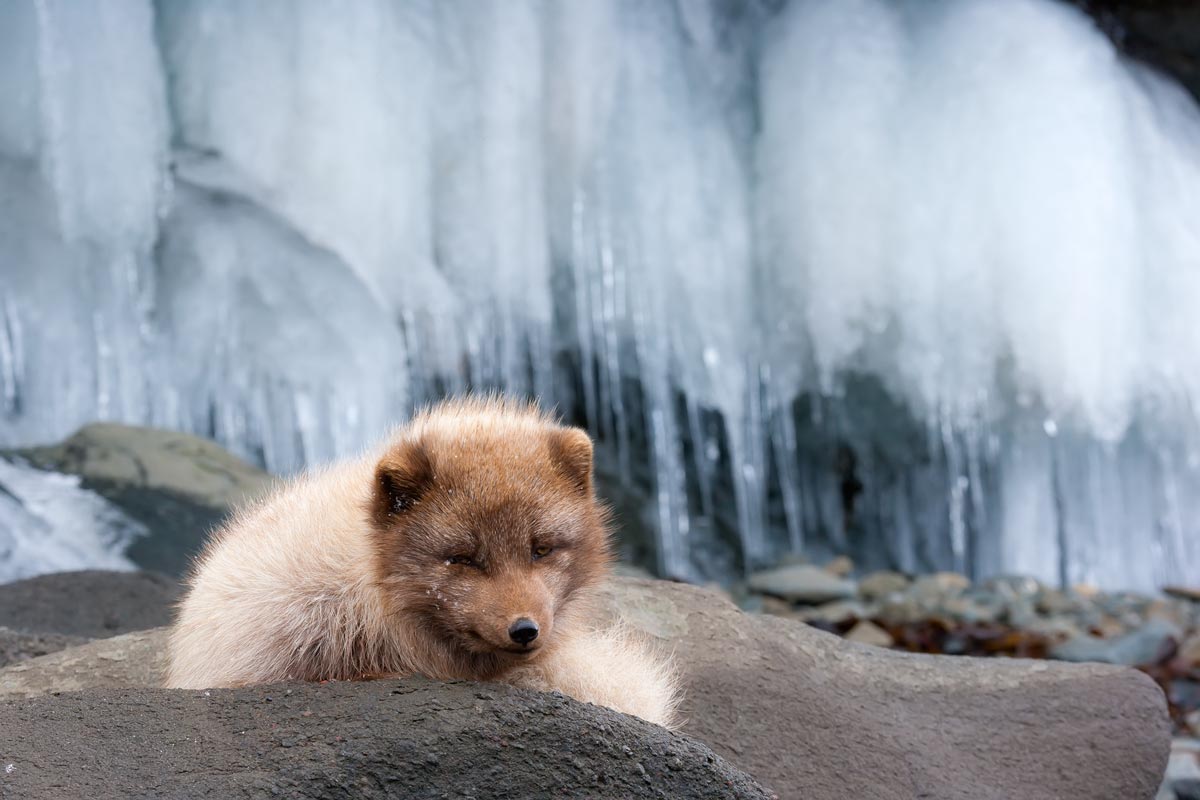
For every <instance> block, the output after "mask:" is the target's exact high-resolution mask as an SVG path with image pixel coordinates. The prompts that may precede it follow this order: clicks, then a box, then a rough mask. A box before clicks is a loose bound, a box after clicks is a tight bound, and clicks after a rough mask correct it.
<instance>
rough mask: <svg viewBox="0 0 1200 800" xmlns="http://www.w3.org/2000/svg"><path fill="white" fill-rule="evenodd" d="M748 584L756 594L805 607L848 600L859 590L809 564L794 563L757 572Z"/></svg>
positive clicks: (851, 583) (852, 583)
mask: <svg viewBox="0 0 1200 800" xmlns="http://www.w3.org/2000/svg"><path fill="white" fill-rule="evenodd" d="M749 583H750V588H751V589H754V590H755V591H758V592H762V593H764V594H770V595H774V596H776V597H782V598H783V599H785V600H791V601H792V602H794V603H805V604H807V605H820V604H821V603H828V602H830V601H833V600H848V599H850V598H852V597H854V596H855V595H856V594H858V587H856V586H855V585H854V582H853V581H848V580H845V579H843V578H839V577H837V576H835V575H830V574H829V573H828V572H826V571H825V570H823V569H821V568H820V567H814V566H812V565H811V564H793V565H791V566H784V567H776V568H775V569H769V570H765V571H763V572H756V573H754V574H753V575H751V576H750V581H749Z"/></svg>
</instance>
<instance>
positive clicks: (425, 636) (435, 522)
mask: <svg viewBox="0 0 1200 800" xmlns="http://www.w3.org/2000/svg"><path fill="white" fill-rule="evenodd" d="M610 561H611V555H610V547H609V532H608V519H607V514H606V511H605V509H604V508H603V507H602V506H601V505H600V504H599V503H598V502H597V501H596V499H595V497H594V494H593V488H592V443H591V440H590V439H589V438H588V436H587V434H586V433H584V432H583V431H581V430H579V429H577V428H570V427H564V426H561V425H559V424H556V423H555V422H554V421H553V420H552V419H551V418H549V417H548V416H546V415H545V414H543V413H541V412H539V411H538V410H537V409H536V408H535V407H532V406H527V405H523V404H518V403H514V402H511V401H506V400H501V399H497V398H485V399H477V398H467V399H460V400H453V401H448V402H444V403H442V404H440V405H438V406H435V407H433V408H431V409H429V410H427V411H424V412H423V413H420V414H418V415H417V416H416V417H414V418H413V420H412V421H411V422H410V423H409V424H407V425H406V426H404V427H402V428H400V429H399V430H398V431H397V432H396V433H395V434H394V435H393V436H391V437H390V439H389V440H388V441H387V442H386V443H385V444H384V445H383V446H382V447H380V448H379V449H378V450H376V451H375V452H373V453H370V454H368V455H366V456H364V457H362V458H358V459H355V460H350V461H346V462H342V463H338V464H334V465H332V466H330V467H327V468H325V469H323V470H320V471H314V472H312V473H310V474H307V475H304V476H301V477H299V478H297V479H295V480H293V481H291V482H290V483H288V484H286V485H284V486H282V487H280V488H279V489H278V490H276V491H275V492H273V493H271V494H270V495H269V496H268V497H266V498H264V499H263V500H261V501H259V502H258V503H257V504H255V505H253V506H252V507H250V508H248V509H245V510H243V511H241V512H240V513H239V514H237V515H236V516H235V518H234V519H233V520H232V521H231V522H229V523H228V524H227V525H225V527H224V528H223V529H221V530H219V531H218V532H216V533H215V534H214V536H213V537H212V539H211V540H210V541H209V543H208V545H207V547H206V549H205V550H204V552H203V553H202V555H201V556H200V558H199V559H198V561H197V564H196V566H195V568H194V570H193V572H192V574H191V576H190V578H189V580H188V584H189V586H188V589H187V592H186V594H185V595H184V598H183V600H182V601H181V603H180V606H179V610H178V616H177V620H176V623H175V625H174V627H173V629H172V631H171V639H170V653H169V665H168V669H167V678H166V685H167V686H168V687H179V688H193V689H198V688H211V687H224V686H244V685H249V684H258V683H268V682H274V681H286V680H304V681H320V680H349V679H360V678H373V677H384V676H389V675H411V674H419V675H425V676H427V677H430V678H434V679H441V680H447V679H467V680H482V681H488V680H492V681H500V682H503V683H509V684H512V685H515V686H523V687H527V688H532V689H539V690H544V691H550V690H555V691H560V692H562V693H563V694H566V695H568V696H570V697H574V698H575V699H577V700H581V701H584V702H590V703H595V704H597V705H602V706H607V707H609V708H613V709H616V710H618V711H622V712H624V713H627V714H632V715H635V716H638V717H641V718H643V719H646V720H649V721H650V722H655V723H658V724H662V725H671V724H672V723H673V722H674V718H675V713H674V712H675V706H676V700H677V688H676V685H677V684H676V679H675V677H674V673H673V671H672V669H671V667H670V665H669V663H668V660H667V659H664V658H662V657H660V656H659V655H658V654H656V653H655V652H654V650H653V649H652V648H651V647H650V646H649V645H647V644H646V643H644V642H642V641H640V640H638V639H636V638H635V637H632V636H630V635H628V634H626V633H624V632H622V631H621V630H620V629H619V628H617V627H612V626H602V625H600V624H599V620H600V616H599V615H598V613H597V608H598V606H597V601H596V599H595V594H596V591H595V590H596V589H597V588H598V587H600V586H601V585H602V584H603V582H604V581H605V580H606V579H607V578H608V576H609V568H610Z"/></svg>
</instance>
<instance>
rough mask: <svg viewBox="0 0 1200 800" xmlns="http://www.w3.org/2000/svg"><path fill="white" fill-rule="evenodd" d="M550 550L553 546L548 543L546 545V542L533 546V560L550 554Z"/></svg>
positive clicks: (551, 550)
mask: <svg viewBox="0 0 1200 800" xmlns="http://www.w3.org/2000/svg"><path fill="white" fill-rule="evenodd" d="M552 552H554V548H553V547H551V546H550V545H547V544H542V545H538V546H537V547H535V548H533V560H534V561H537V560H538V559H539V558H545V557H546V556H548V555H550V554H551V553H552Z"/></svg>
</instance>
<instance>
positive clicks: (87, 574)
mask: <svg viewBox="0 0 1200 800" xmlns="http://www.w3.org/2000/svg"><path fill="white" fill-rule="evenodd" d="M179 591H180V588H179V584H178V583H176V582H175V581H174V580H172V579H171V578H167V577H165V576H163V575H156V574H154V573H151V572H105V571H103V570H83V571H80V572H59V573H55V574H53V575H41V576H39V577H36V578H28V579H26V580H23V581H16V582H14V583H7V584H4V585H0V625H3V626H5V627H7V628H12V629H14V630H17V631H23V632H27V633H56V634H66V635H69V636H82V637H87V638H93V639H94V638H98V637H103V636H116V635H117V634H121V633H128V632H130V631H138V630H145V629H146V628H154V627H158V626H160V625H166V624H167V623H168V622H170V619H171V604H172V603H173V602H174V601H175V599H176V598H177V597H178V596H179Z"/></svg>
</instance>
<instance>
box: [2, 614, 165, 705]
mask: <svg viewBox="0 0 1200 800" xmlns="http://www.w3.org/2000/svg"><path fill="white" fill-rule="evenodd" d="M167 632H168V629H167V628H155V629H152V630H148V631H135V632H134V633H126V634H124V635H121V636H114V637H112V638H110V639H97V640H95V641H92V642H86V643H84V644H80V645H76V646H74V647H68V648H66V649H63V650H59V651H58V652H55V653H51V654H49V655H45V656H42V657H41V658H35V659H32V660H27V661H22V662H20V663H16V664H11V665H9V666H7V667H5V668H4V669H0V697H5V696H17V697H33V696H36V695H41V694H54V693H55V692H74V691H78V690H80V689H95V688H127V687H153V686H160V685H162V679H163V675H164V674H165V671H164V670H165V667H166V655H167Z"/></svg>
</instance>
